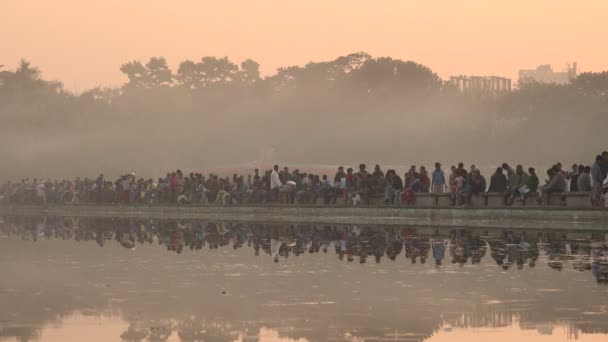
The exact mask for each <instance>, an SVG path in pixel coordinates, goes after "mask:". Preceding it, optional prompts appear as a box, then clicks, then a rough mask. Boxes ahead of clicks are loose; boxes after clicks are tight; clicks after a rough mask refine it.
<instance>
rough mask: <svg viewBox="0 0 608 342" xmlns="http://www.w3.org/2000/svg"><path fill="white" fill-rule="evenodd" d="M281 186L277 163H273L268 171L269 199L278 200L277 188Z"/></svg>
mask: <svg viewBox="0 0 608 342" xmlns="http://www.w3.org/2000/svg"><path fill="white" fill-rule="evenodd" d="M281 186H283V182H281V178H280V177H279V165H275V166H274V168H273V169H272V172H271V173H270V194H271V199H272V201H274V202H277V201H278V200H279V189H280V188H281Z"/></svg>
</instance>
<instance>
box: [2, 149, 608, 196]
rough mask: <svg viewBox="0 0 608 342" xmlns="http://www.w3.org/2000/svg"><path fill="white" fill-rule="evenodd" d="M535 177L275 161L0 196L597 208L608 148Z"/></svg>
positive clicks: (20, 185) (607, 174) (510, 170)
mask: <svg viewBox="0 0 608 342" xmlns="http://www.w3.org/2000/svg"><path fill="white" fill-rule="evenodd" d="M332 174H334V173H333V172H332ZM539 183H540V182H539V178H538V176H537V175H536V171H535V169H534V168H528V169H527V171H526V170H525V169H524V167H523V166H522V165H517V166H515V167H511V166H509V164H507V163H503V164H502V165H501V166H500V167H498V168H497V169H496V172H495V173H494V174H493V175H492V176H491V178H490V181H489V182H486V178H485V177H484V176H483V175H482V174H481V171H480V169H479V168H477V167H475V165H471V167H470V169H467V168H465V166H464V164H463V163H459V164H458V166H451V168H450V169H449V170H446V172H445V173H444V170H443V169H442V165H441V164H440V163H436V164H435V167H434V168H433V169H431V170H427V168H426V167H425V166H420V167H416V166H412V167H411V168H410V169H409V170H408V171H407V172H405V174H403V177H401V176H400V175H399V174H398V173H397V172H396V171H395V170H391V169H389V170H386V173H385V172H384V171H383V170H382V168H381V167H380V165H376V166H375V167H374V170H373V171H371V170H370V171H368V169H367V166H366V165H365V164H360V165H359V167H358V170H355V169H353V168H346V169H345V168H344V167H342V166H340V167H339V168H338V169H337V170H336V172H335V174H334V175H333V177H332V176H331V175H326V174H324V175H321V174H314V173H310V172H305V171H301V170H299V169H295V170H293V171H291V170H290V169H289V168H288V167H283V168H280V167H279V165H274V167H273V168H272V169H271V170H267V171H260V170H259V169H255V170H254V173H253V174H249V175H246V176H243V175H237V174H234V175H232V177H221V176H218V175H215V174H209V175H207V176H204V175H202V174H201V173H189V174H186V173H183V172H182V171H181V170H176V171H175V172H170V173H167V174H166V175H165V176H164V177H160V178H157V179H144V178H137V177H136V176H135V174H134V173H132V174H125V175H122V176H120V177H119V178H118V179H115V180H108V179H106V178H105V177H104V175H103V174H100V175H99V176H98V177H97V178H93V179H92V178H77V179H75V180H63V181H51V180H43V179H33V180H30V179H23V180H22V181H20V182H15V183H12V182H8V183H5V184H3V185H2V186H0V200H2V201H4V202H9V203H17V204H24V203H26V204H29V203H36V204H43V203H44V204H46V203H72V204H78V203H92V204H100V203H124V204H173V203H177V204H216V205H229V204H230V205H237V204H244V203H254V204H258V203H268V202H275V203H277V202H280V203H289V204H317V203H319V204H320V203H323V204H325V205H328V204H336V202H337V200H338V199H340V202H344V203H345V204H347V205H362V204H370V203H372V202H373V201H372V199H375V200H378V199H379V200H380V202H382V201H383V202H384V203H385V204H405V205H409V204H413V203H414V202H415V199H416V196H417V194H419V193H435V194H441V193H444V192H449V193H450V195H451V197H452V200H453V204H454V205H470V204H471V197H472V196H473V195H478V194H481V193H485V192H492V193H500V194H504V196H505V204H506V205H511V204H513V202H514V201H515V199H516V198H520V197H521V199H524V198H525V197H529V196H530V195H531V194H535V196H537V198H538V201H539V202H540V203H543V202H545V203H546V202H547V201H548V197H549V196H550V194H551V193H562V192H590V194H591V200H590V205H593V206H601V205H602V201H603V196H602V194H603V193H605V192H607V191H608V152H604V153H603V154H602V155H598V156H597V157H596V161H595V163H594V164H593V166H583V165H577V164H574V165H572V170H571V171H567V170H564V169H562V164H561V163H557V164H555V165H553V166H552V167H551V168H550V169H549V170H547V181H546V183H545V184H539Z"/></svg>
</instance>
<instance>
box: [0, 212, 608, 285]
mask: <svg viewBox="0 0 608 342" xmlns="http://www.w3.org/2000/svg"><path fill="white" fill-rule="evenodd" d="M0 233H1V234H6V235H17V236H20V237H21V239H23V240H33V241H39V240H45V239H63V240H72V239H73V240H76V241H95V242H96V243H97V244H98V245H99V246H104V245H105V244H106V243H108V242H111V241H114V242H117V243H119V244H120V245H121V246H123V247H125V248H134V247H135V246H136V245H137V244H148V243H149V244H152V243H155V244H158V245H161V246H163V247H164V248H166V249H167V250H168V251H170V252H174V253H178V254H180V253H182V252H183V251H184V250H200V249H202V248H204V247H205V248H209V249H217V248H220V247H231V248H234V249H239V248H242V247H243V246H249V247H251V248H252V249H253V250H254V254H255V255H256V256H257V255H259V254H260V253H263V254H266V255H270V256H272V258H273V259H274V261H275V262H279V260H280V259H281V258H283V259H287V258H289V257H290V256H298V255H303V254H314V253H320V252H323V253H328V252H331V253H335V254H336V256H337V258H338V259H339V260H342V261H347V262H353V261H357V262H359V263H361V264H364V263H366V262H367V261H368V260H373V261H375V262H376V263H379V262H381V260H382V259H384V258H386V259H389V260H392V261H395V260H396V259H397V258H398V257H400V258H405V259H406V260H408V262H409V263H411V264H426V263H427V262H428V263H430V264H434V265H435V266H436V267H441V266H442V265H444V264H445V263H449V264H455V265H459V266H464V265H466V264H471V265H476V264H480V263H481V261H482V259H483V258H484V257H485V256H486V255H487V254H489V255H490V257H491V258H492V260H493V263H495V264H496V265H497V266H499V267H501V268H502V269H503V270H508V269H510V268H517V269H520V270H521V269H523V268H524V267H529V268H532V267H535V265H536V263H537V262H539V261H542V262H543V263H546V264H547V266H549V267H551V268H553V269H555V270H558V271H561V270H562V269H563V268H564V267H565V266H566V265H568V264H571V266H572V267H573V268H574V269H576V270H579V271H589V270H591V271H592V272H593V273H594V275H595V276H596V279H597V280H598V282H603V283H608V240H606V239H607V237H608V235H606V232H590V233H588V234H587V235H588V236H587V238H585V239H581V237H580V232H579V234H578V235H577V237H568V233H567V232H563V231H561V232H559V231H541V232H526V231H513V230H496V231H491V232H489V231H483V230H476V231H473V230H466V229H454V230H445V231H442V232H440V231H439V230H437V229H416V228H411V227H397V226H387V227H382V226H353V225H349V226H335V225H315V224H295V225H294V224H258V223H251V224H250V223H231V222H207V221H198V220H177V221H174V220H136V219H98V218H83V219H73V218H58V217H41V218H32V217H8V218H6V219H5V220H0ZM539 257H540V260H539Z"/></svg>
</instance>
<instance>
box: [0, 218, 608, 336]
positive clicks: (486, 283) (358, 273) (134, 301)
mask: <svg viewBox="0 0 608 342" xmlns="http://www.w3.org/2000/svg"><path fill="white" fill-rule="evenodd" d="M0 222H1V223H0V228H1V229H0V341H121V340H122V341H295V340H298V341H344V340H347V341H458V340H462V341H488V340H490V339H491V340H492V341H514V340H521V341H574V340H580V341H608V286H606V283H607V282H608V278H607V277H608V231H594V232H585V231H575V230H572V231H554V230H551V229H547V230H543V231H520V230H516V231H505V230H491V229H487V230H486V229H474V230H458V229H456V230H452V229H439V230H435V229H428V228H425V229H420V228H418V229H417V228H412V227H392V226H390V227H367V226H365V227H364V226H323V225H290V224H282V225H277V224H273V225H264V224H242V223H238V224H233V223H217V222H203V221H179V222H178V221H150V220H129V219H115V220H101V219H71V218H43V217H19V218H17V217H15V218H8V217H5V218H3V219H2V221H0ZM573 228H574V227H573Z"/></svg>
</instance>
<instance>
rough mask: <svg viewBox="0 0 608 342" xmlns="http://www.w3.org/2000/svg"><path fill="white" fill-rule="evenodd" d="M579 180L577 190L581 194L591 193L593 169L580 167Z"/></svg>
mask: <svg viewBox="0 0 608 342" xmlns="http://www.w3.org/2000/svg"><path fill="white" fill-rule="evenodd" d="M578 172H579V175H578V179H577V181H576V182H577V185H576V186H577V189H578V191H581V192H589V191H591V167H589V166H583V165H579V166H578Z"/></svg>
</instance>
